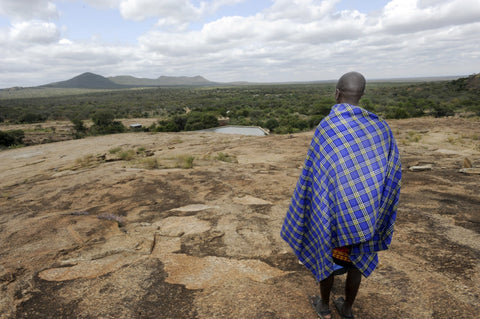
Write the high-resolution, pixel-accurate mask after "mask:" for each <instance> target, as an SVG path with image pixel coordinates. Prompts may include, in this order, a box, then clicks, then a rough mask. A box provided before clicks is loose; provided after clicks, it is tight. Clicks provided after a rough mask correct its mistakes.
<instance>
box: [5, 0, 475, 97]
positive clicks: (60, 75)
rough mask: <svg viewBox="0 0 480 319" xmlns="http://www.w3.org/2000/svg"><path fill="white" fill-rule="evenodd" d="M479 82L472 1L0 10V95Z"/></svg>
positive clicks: (122, 4)
mask: <svg viewBox="0 0 480 319" xmlns="http://www.w3.org/2000/svg"><path fill="white" fill-rule="evenodd" d="M351 70H357V71H360V72H362V73H364V74H365V76H366V77H367V79H369V78H370V79H372V78H394V77H415V76H446V75H468V74H473V73H479V72H480V0H391V1H388V0H369V1H363V0H323V1H321V0H83V1H80V0H50V1H49V0H0V88H6V87H12V86H35V85H41V84H46V83H50V82H54V81H62V80H67V79H70V78H72V77H74V76H76V75H79V74H81V73H83V72H94V73H97V74H100V75H103V76H114V75H132V76H136V77H146V78H157V77H159V76H160V75H168V76H195V75H202V76H204V77H206V78H207V79H209V80H211V81H219V82H228V81H255V82H283V81H313V80H330V79H336V78H338V77H339V76H340V75H341V74H343V73H345V72H347V71H351Z"/></svg>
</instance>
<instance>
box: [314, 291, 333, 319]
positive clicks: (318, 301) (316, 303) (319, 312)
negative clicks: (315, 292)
mask: <svg viewBox="0 0 480 319" xmlns="http://www.w3.org/2000/svg"><path fill="white" fill-rule="evenodd" d="M321 303H322V299H320V297H319V296H310V304H311V305H312V306H313V309H315V311H316V312H317V315H318V317H319V318H320V319H325V317H324V316H328V315H330V318H332V316H331V315H332V311H331V310H330V309H327V310H320V307H319V306H320V305H321Z"/></svg>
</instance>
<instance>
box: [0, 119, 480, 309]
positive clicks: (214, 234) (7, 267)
mask: <svg viewBox="0 0 480 319" xmlns="http://www.w3.org/2000/svg"><path fill="white" fill-rule="evenodd" d="M389 123H390V125H391V127H392V128H393V130H394V134H395V137H396V139H397V141H398V144H399V148H400V151H401V155H402V163H403V167H404V168H405V169H404V171H403V173H404V177H403V188H402V195H401V203H400V207H399V211H398V217H397V223H396V231H395V234H394V238H393V242H392V245H391V247H390V248H391V249H389V250H388V251H385V252H382V253H380V254H379V258H380V265H379V267H378V269H377V270H376V271H375V272H374V273H373V274H372V275H371V276H370V277H369V278H367V279H364V280H363V282H362V286H361V289H360V292H359V295H358V297H357V301H356V303H355V305H354V311H355V312H356V316H357V318H386V317H388V318H477V317H478V313H479V312H480V305H479V302H478V300H479V299H480V244H479V243H480V197H479V195H478V189H479V187H480V180H479V178H478V175H467V174H462V173H460V172H459V169H461V168H462V167H463V161H464V158H465V157H468V158H469V159H471V161H472V163H474V165H475V163H478V162H479V160H480V142H479V140H478V136H479V135H480V121H478V119H477V120H469V119H461V118H448V119H433V118H432V119H430V118H422V119H409V120H396V121H389ZM312 134H313V132H305V133H300V134H294V135H291V136H275V135H271V136H265V137H248V136H236V135H221V134H215V133H177V134H173V133H172V134H169V133H158V134H148V133H129V134H121V135H111V136H102V137H92V138H86V139H82V140H74V141H63V142H58V143H51V144H43V145H36V146H29V147H25V148H19V149H12V150H5V151H1V152H0V195H1V196H0V318H199V319H201V318H307V319H308V318H312V319H313V318H316V317H317V316H316V314H315V312H314V311H313V309H312V308H311V306H310V305H309V302H308V296H309V295H313V294H318V293H319V292H318V286H317V285H316V283H315V280H314V279H313V277H312V275H311V274H310V273H309V272H308V271H307V270H306V269H305V268H304V267H303V266H302V265H300V264H299V263H298V261H297V260H296V258H295V256H294V255H293V254H292V252H291V250H290V248H289V247H288V246H287V245H286V244H285V243H284V242H283V241H282V240H281V239H280V236H279V231H280V227H281V224H282V221H283V218H284V216H285V212H286V209H287V207H288V204H289V201H290V196H291V194H292V191H293V188H294V186H295V183H296V181H297V178H298V175H299V173H300V169H301V166H302V164H303V160H304V156H305V154H306V150H307V147H308V145H309V143H310V139H311V137H312ZM412 136H415V137H416V138H415V139H414V140H413V139H411V137H412ZM439 146H441V148H439ZM115 147H120V148H122V149H134V150H138V149H139V148H142V149H145V150H147V151H149V154H151V155H152V156H148V157H141V156H135V157H134V158H132V159H130V160H128V161H126V160H121V159H119V160H115V161H106V160H102V155H103V154H109V150H111V149H112V148H115ZM220 152H221V153H223V154H228V155H231V156H232V157H235V158H236V159H237V162H238V163H235V162H222V161H219V160H217V159H216V157H217V155H218V153H220ZM98 155H100V156H98ZM192 156H193V157H194V158H195V159H194V161H193V168H191V169H187V168H182V167H185V166H182V164H181V161H182V160H183V159H185V158H188V157H192ZM146 158H148V159H151V158H155V159H156V160H157V162H158V165H157V166H156V167H154V166H151V167H150V168H154V169H147V168H146V167H149V165H146V164H148V163H150V164H151V162H146V161H147V160H146ZM419 163H435V169H434V170H431V171H416V172H412V171H409V170H408V169H407V168H408V167H410V166H416V165H419ZM477 169H478V168H477ZM344 280H345V276H340V277H338V279H337V280H336V282H335V285H334V297H337V296H340V295H342V294H343V284H344ZM334 317H335V318H339V316H338V315H337V314H336V313H335V311H334Z"/></svg>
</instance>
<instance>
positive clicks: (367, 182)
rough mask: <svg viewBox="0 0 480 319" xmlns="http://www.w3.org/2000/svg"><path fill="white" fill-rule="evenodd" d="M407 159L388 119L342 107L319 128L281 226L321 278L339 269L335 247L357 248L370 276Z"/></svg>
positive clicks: (354, 254)
mask: <svg viewBox="0 0 480 319" xmlns="http://www.w3.org/2000/svg"><path fill="white" fill-rule="evenodd" d="M400 179H401V164H400V156H399V152H398V148H397V145H396V143H395V140H394V138H393V134H392V131H391V129H390V128H389V126H388V125H387V123H386V122H385V121H383V120H382V119H380V118H379V117H378V116H377V115H375V114H373V113H370V112H368V111H366V110H364V109H362V108H360V107H357V106H352V105H349V104H337V105H334V106H333V107H332V110H331V112H330V114H329V115H328V116H327V117H325V118H324V119H323V120H322V121H321V122H320V124H319V125H318V127H317V129H316V131H315V134H314V136H313V139H312V142H311V144H310V148H309V150H308V153H307V156H306V159H305V163H304V166H303V170H302V173H301V175H300V177H299V179H298V182H297V185H296V187H295V191H294V193H293V196H292V201H291V204H290V207H289V209H288V212H287V216H286V217H285V221H284V223H283V226H282V230H281V236H282V238H283V239H284V240H285V241H286V242H287V243H288V244H289V245H290V246H291V247H292V248H293V250H294V252H295V254H296V255H297V257H298V259H299V260H300V261H301V262H302V263H303V264H304V265H305V266H306V267H307V268H308V269H310V271H312V273H313V274H314V276H315V277H316V279H317V281H320V280H323V279H325V278H327V277H328V276H329V275H331V274H332V273H333V271H334V262H333V258H332V249H333V248H335V247H342V246H347V245H351V246H352V247H351V253H350V260H351V261H352V263H353V265H354V266H355V267H357V268H358V269H359V270H360V271H361V272H362V274H363V275H364V276H366V277H367V276H369V275H370V274H371V273H372V271H373V270H374V269H375V267H376V266H377V264H378V257H377V252H378V251H380V250H385V249H387V248H388V246H389V245H390V242H391V240H392V235H393V226H394V222H395V218H396V211H397V204H398V200H399V196H400Z"/></svg>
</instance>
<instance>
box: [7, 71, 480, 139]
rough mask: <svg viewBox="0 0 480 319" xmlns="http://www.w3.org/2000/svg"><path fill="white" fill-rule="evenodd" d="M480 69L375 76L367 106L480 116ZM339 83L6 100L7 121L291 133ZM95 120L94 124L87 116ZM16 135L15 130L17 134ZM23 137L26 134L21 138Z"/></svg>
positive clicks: (312, 120) (110, 129) (321, 109)
mask: <svg viewBox="0 0 480 319" xmlns="http://www.w3.org/2000/svg"><path fill="white" fill-rule="evenodd" d="M479 82H480V80H479V75H472V76H470V77H466V78H460V79H458V80H453V81H432V82H404V83H401V82H370V83H368V84H367V90H366V94H365V96H364V97H363V98H362V100H361V101H360V106H361V107H364V108H365V109H367V110H369V111H373V112H375V113H377V114H379V115H380V116H382V117H384V118H387V119H390V118H395V119H400V118H410V117H420V116H426V115H428V116H435V117H444V116H452V115H455V114H459V113H463V114H470V115H472V116H480V88H479V87H480V86H479V85H478V84H479ZM334 91H335V83H333V82H332V83H310V84H278V85H273V84H272V85H245V86H232V87H207V88H198V87H197V88H186V87H183V88H182V87H176V88H148V89H147V88H146V89H134V90H132V89H129V90H112V91H102V92H94V93H92V92H90V93H85V94H80V95H70V96H56V97H41V98H16V99H1V100H0V122H8V123H37V122H44V121H46V120H66V119H68V120H71V121H72V123H73V125H74V127H75V132H76V133H75V134H76V137H82V136H84V135H86V134H111V133H116V132H124V131H125V130H126V128H125V127H123V125H121V123H120V122H119V121H115V119H120V118H158V121H157V122H156V123H155V124H153V125H152V126H151V127H148V128H144V130H149V131H162V132H179V131H188V130H198V129H204V128H209V127H214V126H218V124H219V122H218V119H219V118H222V117H223V118H229V124H233V125H254V126H261V127H264V128H267V129H269V130H270V131H271V132H273V133H277V134H284V133H294V132H298V131H304V130H309V129H312V128H314V127H315V126H316V125H318V123H319V122H320V120H321V119H322V118H323V117H325V116H326V115H327V114H328V113H329V112H330V109H331V107H332V105H333V104H335V100H334ZM87 119H91V120H92V121H93V123H94V125H93V126H92V127H90V128H88V129H87V128H86V127H85V125H84V124H83V121H85V120H87ZM9 134H10V133H9ZM17 141H18V139H17Z"/></svg>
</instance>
